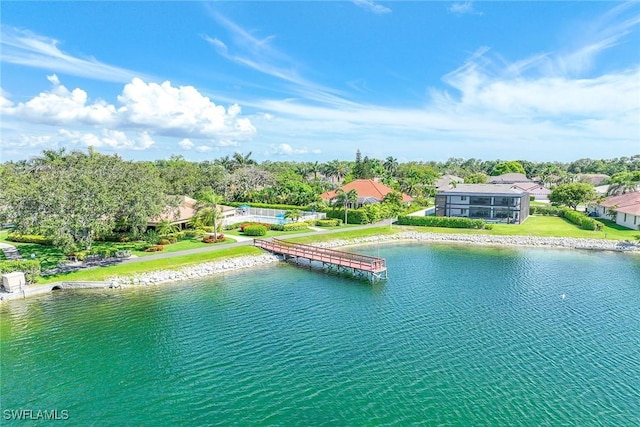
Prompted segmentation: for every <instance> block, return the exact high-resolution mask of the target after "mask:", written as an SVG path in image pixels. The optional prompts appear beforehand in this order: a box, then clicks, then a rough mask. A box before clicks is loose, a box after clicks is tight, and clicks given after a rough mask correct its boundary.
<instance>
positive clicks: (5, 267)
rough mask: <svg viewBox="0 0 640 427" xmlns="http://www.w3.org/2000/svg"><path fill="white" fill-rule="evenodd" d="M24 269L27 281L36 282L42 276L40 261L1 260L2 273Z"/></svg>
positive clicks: (0, 272) (0, 271)
mask: <svg viewBox="0 0 640 427" xmlns="http://www.w3.org/2000/svg"><path fill="white" fill-rule="evenodd" d="M14 271H22V272H23V273H24V278H25V280H26V281H27V283H36V282H37V281H38V278H39V277H40V273H41V271H40V261H38V260H32V259H29V260H27V259H19V260H14V261H0V274H3V273H13V272H14Z"/></svg>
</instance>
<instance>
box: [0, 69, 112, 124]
mask: <svg viewBox="0 0 640 427" xmlns="http://www.w3.org/2000/svg"><path fill="white" fill-rule="evenodd" d="M47 79H48V80H49V81H50V82H51V83H52V84H53V88H52V89H51V91H49V92H42V93H40V94H39V95H38V96H36V97H34V98H32V99H31V100H29V101H27V102H25V103H22V102H21V103H19V104H17V105H13V104H7V103H6V102H5V101H3V102H2V105H1V107H0V108H1V109H0V111H1V112H2V114H4V115H6V116H11V117H15V118H19V119H21V120H26V121H29V122H32V123H45V124H51V125H69V124H86V125H94V124H100V125H111V124H114V123H115V121H116V117H115V115H116V109H115V107H114V106H113V105H108V104H107V103H106V102H104V101H101V100H98V101H95V102H94V103H91V104H87V100H88V96H87V93H86V92H85V91H84V90H82V89H77V88H76V89H74V90H72V91H69V90H68V89H67V88H66V87H64V86H62V85H61V84H60V81H59V79H58V77H57V76H56V75H55V74H54V75H51V76H47Z"/></svg>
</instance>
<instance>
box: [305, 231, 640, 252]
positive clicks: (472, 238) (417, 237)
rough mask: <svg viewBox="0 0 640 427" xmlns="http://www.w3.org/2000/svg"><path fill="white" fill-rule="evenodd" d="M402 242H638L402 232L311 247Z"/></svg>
mask: <svg viewBox="0 0 640 427" xmlns="http://www.w3.org/2000/svg"><path fill="white" fill-rule="evenodd" d="M403 240H404V241H407V240H408V241H416V242H442V243H465V244H474V245H486V246H494V245H495V246H505V245H506V246H528V247H549V248H569V249H586V250H597V251H616V252H633V251H640V242H631V241H619V240H602V239H578V238H573V237H534V236H491V235H483V234H444V233H422V232H416V231H406V232H402V233H397V234H388V235H382V236H369V237H358V238H355V239H351V240H331V241H328V242H321V243H315V244H314V246H321V247H324V248H337V247H340V246H353V245H361V244H368V243H378V242H389V241H403Z"/></svg>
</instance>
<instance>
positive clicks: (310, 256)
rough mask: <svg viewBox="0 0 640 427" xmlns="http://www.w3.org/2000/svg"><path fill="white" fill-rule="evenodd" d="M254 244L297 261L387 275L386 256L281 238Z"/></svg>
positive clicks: (256, 241) (373, 274)
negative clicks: (322, 246)
mask: <svg viewBox="0 0 640 427" xmlns="http://www.w3.org/2000/svg"><path fill="white" fill-rule="evenodd" d="M253 244H254V246H257V247H259V248H262V249H264V250H267V251H269V252H273V253H275V254H279V255H282V256H283V257H284V258H285V259H294V260H295V261H297V260H298V259H299V258H303V259H306V260H308V261H309V263H311V262H313V261H315V262H321V263H322V265H323V266H327V265H329V266H335V267H337V268H338V269H350V270H352V271H353V272H354V274H356V273H365V274H368V275H370V278H371V279H376V278H377V279H380V278H386V277H387V265H386V261H385V259H384V258H380V257H373V256H368V255H360V254H356V253H353V252H346V251H340V250H336V249H327V248H320V247H317V246H311V245H305V244H302V243H291V242H287V241H284V240H279V239H275V238H274V239H271V240H266V239H255V240H254V241H253Z"/></svg>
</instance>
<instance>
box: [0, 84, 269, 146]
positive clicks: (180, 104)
mask: <svg viewBox="0 0 640 427" xmlns="http://www.w3.org/2000/svg"><path fill="white" fill-rule="evenodd" d="M47 78H48V80H49V81H50V82H51V83H52V84H53V88H52V89H51V90H50V91H48V92H42V93H40V94H39V95H38V96H36V97H34V98H32V99H30V100H29V101H27V102H24V103H19V104H17V105H16V104H13V103H11V101H10V100H9V99H6V98H4V97H2V99H1V100H0V112H2V114H3V115H5V116H7V117H12V118H14V119H16V120H21V121H28V122H30V123H36V124H48V125H64V126H70V125H84V126H86V125H89V126H100V127H105V126H106V127H109V128H111V129H116V130H128V129H131V128H135V129H138V130H140V131H146V132H151V133H155V134H160V135H167V136H178V137H194V138H209V139H220V140H224V141H230V140H231V141H232V140H242V139H246V138H248V137H250V136H252V135H253V134H255V133H256V129H255V127H254V126H253V124H252V123H251V121H250V120H249V119H248V118H243V117H240V115H241V112H242V110H241V108H240V106H238V105H237V104H235V105H231V106H230V107H229V108H228V109H225V107H223V106H221V105H216V104H215V103H214V102H212V101H211V100H210V99H209V98H208V97H206V96H203V95H202V94H201V93H200V92H199V91H198V90H197V89H196V88H194V87H193V86H179V87H175V86H172V85H171V82H169V81H165V82H163V83H162V84H157V83H145V82H144V81H143V80H141V79H138V78H134V79H133V80H132V81H131V82H130V83H128V84H126V85H125V86H124V89H123V91H122V94H121V95H119V96H118V101H119V103H120V106H119V107H116V106H115V105H112V104H108V103H107V102H105V101H103V100H97V101H89V97H88V94H87V92H85V91H84V90H82V89H79V88H76V89H73V90H72V91H69V90H68V89H67V88H66V87H64V86H63V85H61V84H60V80H59V79H58V77H57V76H56V75H51V76H48V77H47ZM227 143H228V142H227Z"/></svg>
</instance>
